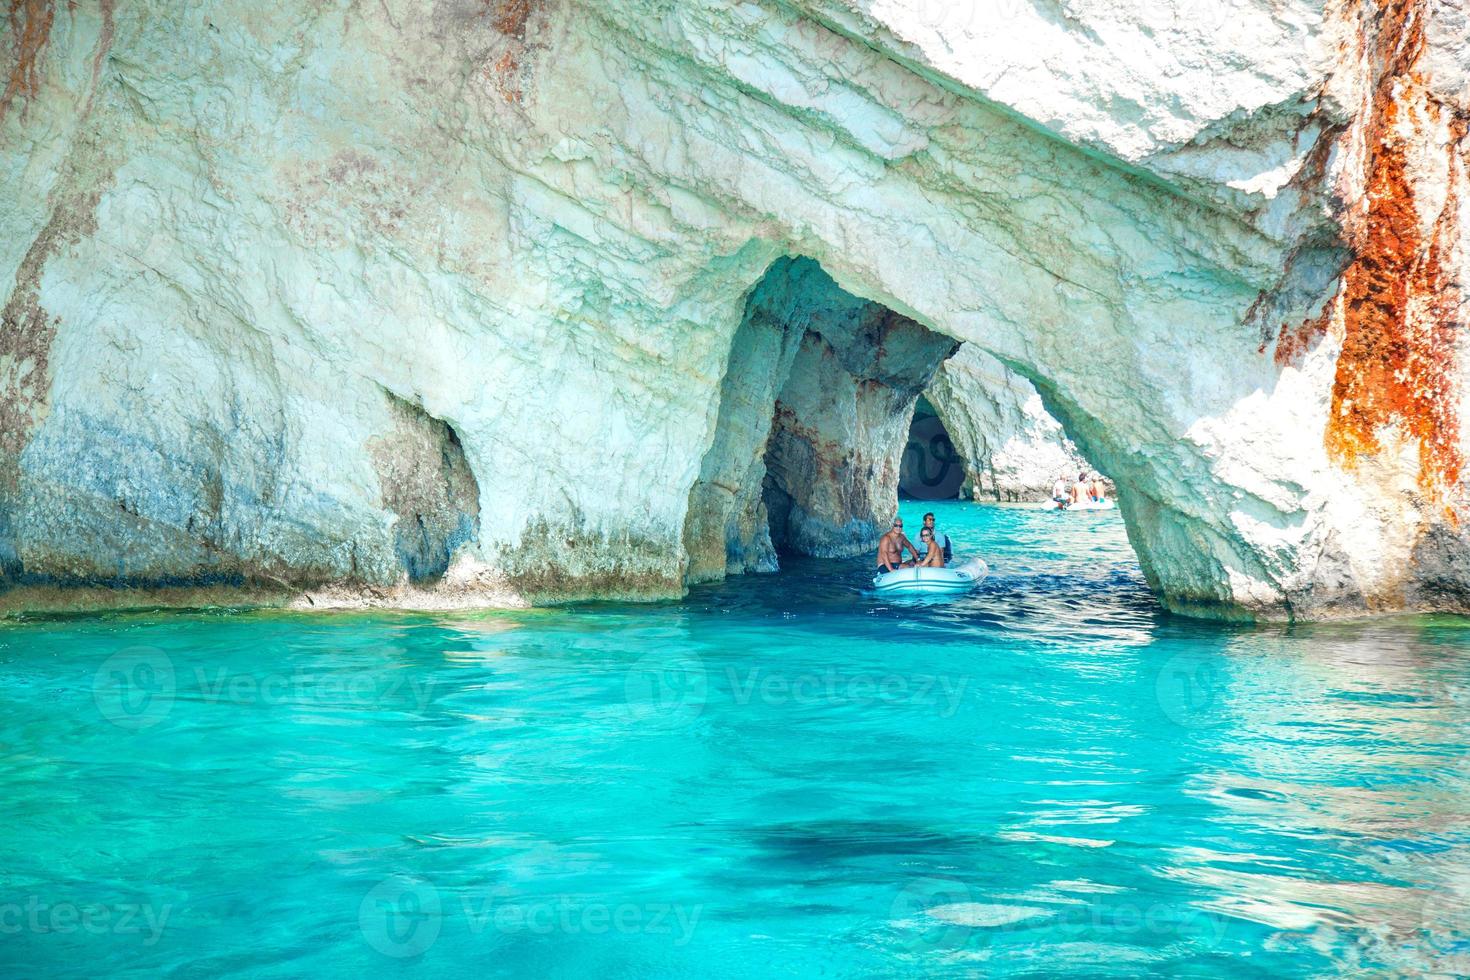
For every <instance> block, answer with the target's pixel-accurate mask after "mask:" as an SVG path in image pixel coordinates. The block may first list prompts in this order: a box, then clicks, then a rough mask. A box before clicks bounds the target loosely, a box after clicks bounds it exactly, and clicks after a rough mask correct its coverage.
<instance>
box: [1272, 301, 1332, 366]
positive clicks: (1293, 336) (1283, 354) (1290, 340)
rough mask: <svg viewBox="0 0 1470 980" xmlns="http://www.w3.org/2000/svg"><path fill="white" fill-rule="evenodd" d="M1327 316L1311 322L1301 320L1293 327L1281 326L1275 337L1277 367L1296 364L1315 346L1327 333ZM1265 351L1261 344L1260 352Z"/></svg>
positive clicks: (1316, 318)
mask: <svg viewBox="0 0 1470 980" xmlns="http://www.w3.org/2000/svg"><path fill="white" fill-rule="evenodd" d="M1328 315H1329V314H1327V313H1323V314H1322V315H1321V316H1319V317H1315V318H1313V319H1311V320H1303V321H1302V322H1301V323H1299V324H1297V325H1296V326H1295V327H1293V326H1291V325H1290V324H1287V323H1283V324H1282V325H1281V333H1279V334H1277V336H1276V354H1275V357H1276V364H1277V366H1278V367H1286V365H1288V364H1295V363H1297V361H1299V360H1300V359H1301V357H1302V355H1303V354H1305V353H1306V352H1307V351H1309V350H1311V349H1312V348H1313V347H1314V346H1316V344H1317V341H1318V340H1321V339H1322V337H1323V336H1324V335H1326V333H1327V318H1328ZM1265 349H1266V345H1265V344H1264V343H1263V344H1262V345H1261V350H1262V351H1265Z"/></svg>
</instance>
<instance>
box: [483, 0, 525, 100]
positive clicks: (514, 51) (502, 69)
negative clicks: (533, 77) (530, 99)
mask: <svg viewBox="0 0 1470 980" xmlns="http://www.w3.org/2000/svg"><path fill="white" fill-rule="evenodd" d="M536 2H537V0H485V9H486V11H487V12H488V13H489V14H490V16H491V24H492V25H493V26H494V28H495V30H496V31H498V32H499V33H500V34H503V35H505V38H506V41H507V44H508V47H507V50H506V51H505V52H504V53H503V54H501V55H500V57H499V58H497V59H496V60H495V63H494V64H493V65H491V66H489V67H488V68H487V69H486V74H487V75H488V76H490V79H491V81H493V82H494V84H495V87H496V89H497V90H498V91H499V92H500V96H501V98H503V99H505V101H507V102H520V101H521V97H522V91H521V68H522V63H523V62H524V60H525V57H526V54H527V52H528V51H529V45H528V44H527V42H526V27H527V25H528V23H529V22H530V20H531V13H532V11H533V10H534V9H535V5H536Z"/></svg>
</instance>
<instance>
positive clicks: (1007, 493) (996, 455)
mask: <svg viewBox="0 0 1470 980" xmlns="http://www.w3.org/2000/svg"><path fill="white" fill-rule="evenodd" d="M924 394H925V398H926V399H927V400H928V402H929V403H930V404H931V405H932V406H933V408H934V412H935V417H936V418H937V419H939V422H940V424H941V425H942V426H943V428H944V431H945V434H946V435H947V436H948V437H949V438H950V439H951V440H953V441H954V448H955V450H956V451H957V452H958V454H959V456H960V458H961V460H962V461H963V462H962V463H961V465H962V466H963V468H964V470H965V475H966V477H967V485H966V489H967V490H968V491H969V493H971V494H973V496H974V497H975V499H977V500H998V501H1016V500H1030V501H1034V500H1048V499H1050V498H1051V490H1052V484H1053V483H1055V482H1056V480H1057V478H1058V477H1060V476H1064V475H1067V474H1070V476H1071V478H1072V479H1075V478H1076V476H1077V474H1078V473H1082V472H1088V473H1091V472H1093V471H1094V467H1093V465H1092V464H1091V463H1089V462H1088V461H1087V460H1086V459H1085V458H1083V456H1082V454H1081V453H1080V452H1078V451H1077V447H1076V446H1074V445H1073V444H1072V441H1071V440H1070V439H1068V438H1067V436H1066V434H1065V433H1064V432H1063V431H1062V425H1061V423H1060V422H1058V421H1057V420H1056V419H1054V418H1052V417H1051V415H1049V414H1048V413H1047V411H1046V408H1045V406H1044V405H1042V402H1041V396H1040V395H1039V394H1037V392H1036V389H1035V388H1034V387H1032V385H1031V383H1030V382H1029V381H1027V380H1026V379H1025V378H1022V377H1020V376H1019V375H1017V374H1016V373H1015V372H1014V371H1012V370H1010V369H1009V368H1007V367H1006V366H1005V365H1004V364H1001V363H1000V362H999V361H997V360H996V359H995V358H994V357H991V356H990V355H989V354H987V353H985V351H983V350H981V349H980V348H979V347H976V346H975V345H973V344H966V345H965V346H963V347H961V348H960V351H959V353H957V354H955V356H954V357H951V358H950V359H949V360H948V361H945V362H944V364H943V366H942V367H941V368H940V370H939V373H938V374H936V375H935V377H934V381H933V382H932V383H931V384H930V386H929V388H928V390H927V391H925V393H924Z"/></svg>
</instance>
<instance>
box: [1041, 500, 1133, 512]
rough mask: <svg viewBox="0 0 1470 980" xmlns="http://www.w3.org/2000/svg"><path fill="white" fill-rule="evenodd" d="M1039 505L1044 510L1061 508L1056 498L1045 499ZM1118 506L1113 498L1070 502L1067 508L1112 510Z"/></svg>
mask: <svg viewBox="0 0 1470 980" xmlns="http://www.w3.org/2000/svg"><path fill="white" fill-rule="evenodd" d="M1039 506H1040V507H1041V509H1042V510H1058V509H1059V508H1058V507H1057V502H1056V501H1055V500H1048V501H1045V502H1044V503H1042V504H1040V505H1039ZM1117 506H1118V505H1117V504H1115V503H1113V502H1112V501H1111V500H1103V501H1100V502H1097V501H1092V500H1084V501H1083V502H1082V503H1080V504H1068V505H1067V507H1066V509H1067V510H1112V509H1113V508H1115V507H1117Z"/></svg>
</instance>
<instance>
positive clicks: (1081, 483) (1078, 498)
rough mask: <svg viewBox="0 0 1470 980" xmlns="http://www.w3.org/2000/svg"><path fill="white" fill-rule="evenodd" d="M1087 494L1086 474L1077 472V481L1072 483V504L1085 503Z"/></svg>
mask: <svg viewBox="0 0 1470 980" xmlns="http://www.w3.org/2000/svg"><path fill="white" fill-rule="evenodd" d="M1087 494H1088V490H1087V474H1086V473H1078V474H1077V482H1076V483H1074V484H1072V503H1073V504H1085V503H1087V499H1088V497H1087Z"/></svg>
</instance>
